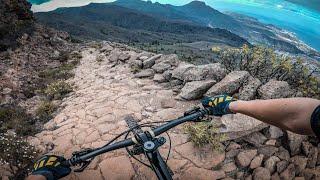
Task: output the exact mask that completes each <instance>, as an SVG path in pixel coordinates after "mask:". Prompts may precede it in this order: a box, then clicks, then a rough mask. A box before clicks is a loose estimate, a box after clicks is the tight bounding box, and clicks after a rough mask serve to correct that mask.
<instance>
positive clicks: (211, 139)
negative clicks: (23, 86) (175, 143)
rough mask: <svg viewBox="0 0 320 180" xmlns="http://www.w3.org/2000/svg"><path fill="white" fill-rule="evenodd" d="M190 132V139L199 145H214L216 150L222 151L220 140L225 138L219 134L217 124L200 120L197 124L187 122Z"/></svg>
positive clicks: (213, 147)
mask: <svg viewBox="0 0 320 180" xmlns="http://www.w3.org/2000/svg"><path fill="white" fill-rule="evenodd" d="M184 129H185V131H186V132H187V133H188V135H189V138H190V140H191V141H192V142H193V143H194V144H195V145H196V146H197V147H203V146H205V145H208V144H209V145H210V146H212V149H213V150H215V151H221V150H222V149H221V146H220V142H221V141H223V140H224V139H225V137H224V136H223V135H219V134H217V133H218V129H217V128H216V125H215V124H214V123H213V122H212V121H210V122H200V123H196V124H187V125H185V127H184Z"/></svg>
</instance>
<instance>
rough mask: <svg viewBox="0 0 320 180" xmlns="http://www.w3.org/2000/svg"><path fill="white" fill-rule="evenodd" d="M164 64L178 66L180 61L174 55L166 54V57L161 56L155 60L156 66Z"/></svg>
mask: <svg viewBox="0 0 320 180" xmlns="http://www.w3.org/2000/svg"><path fill="white" fill-rule="evenodd" d="M159 63H165V64H170V65H171V66H174V67H175V66H178V65H179V63H180V61H179V58H178V56H177V55H176V54H168V55H161V57H160V58H157V59H156V64H159Z"/></svg>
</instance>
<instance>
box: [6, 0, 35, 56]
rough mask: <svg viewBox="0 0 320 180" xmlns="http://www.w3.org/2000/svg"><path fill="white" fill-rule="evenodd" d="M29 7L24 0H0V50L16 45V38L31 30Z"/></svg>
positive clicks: (31, 21)
mask: <svg viewBox="0 0 320 180" xmlns="http://www.w3.org/2000/svg"><path fill="white" fill-rule="evenodd" d="M30 7H31V4H30V3H28V2H27V1H25V0H0V51H4V50H6V49H8V48H10V47H15V46H17V44H18V43H17V41H16V39H17V38H18V37H19V36H21V35H22V34H23V33H26V32H31V31H32V29H33V13H32V12H31V10H30Z"/></svg>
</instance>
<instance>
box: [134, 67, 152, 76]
mask: <svg viewBox="0 0 320 180" xmlns="http://www.w3.org/2000/svg"><path fill="white" fill-rule="evenodd" d="M153 76H154V71H153V70H152V69H145V70H142V71H140V72H139V73H137V74H135V75H134V77H136V78H149V77H153Z"/></svg>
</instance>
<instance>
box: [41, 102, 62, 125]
mask: <svg viewBox="0 0 320 180" xmlns="http://www.w3.org/2000/svg"><path fill="white" fill-rule="evenodd" d="M56 109H57V106H56V105H54V104H53V103H52V102H51V101H43V102H42V103H41V104H40V105H39V107H38V108H37V110H36V116H37V117H38V119H39V120H41V121H42V122H46V121H48V120H50V119H51V118H52V114H53V113H54V112H55V111H56Z"/></svg>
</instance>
